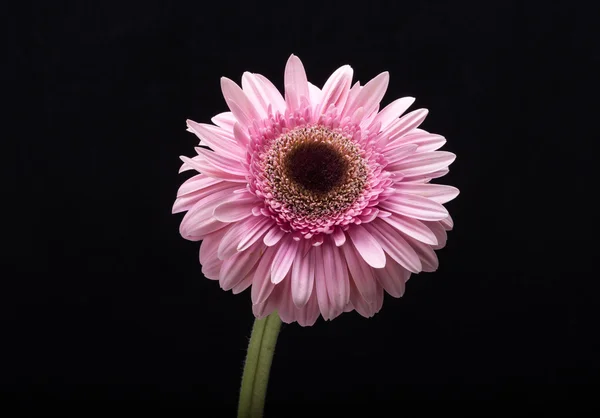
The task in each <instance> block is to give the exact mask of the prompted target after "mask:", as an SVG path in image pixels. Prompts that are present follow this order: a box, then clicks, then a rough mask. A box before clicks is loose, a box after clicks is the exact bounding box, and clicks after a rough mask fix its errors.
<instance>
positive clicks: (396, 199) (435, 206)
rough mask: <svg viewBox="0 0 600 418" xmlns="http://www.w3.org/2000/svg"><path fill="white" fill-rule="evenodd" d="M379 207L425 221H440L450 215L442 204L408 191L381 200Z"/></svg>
mask: <svg viewBox="0 0 600 418" xmlns="http://www.w3.org/2000/svg"><path fill="white" fill-rule="evenodd" d="M379 207H381V208H382V209H384V210H389V211H390V212H395V213H398V214H400V215H404V216H408V217H411V218H415V219H421V220H423V221H440V220H442V219H444V218H445V217H447V216H448V211H447V210H446V208H445V207H443V206H442V205H441V204H439V203H437V202H434V201H433V200H431V199H428V198H426V197H422V196H417V195H412V194H406V193H396V194H394V195H392V196H390V197H389V198H388V199H387V200H384V201H383V202H379Z"/></svg>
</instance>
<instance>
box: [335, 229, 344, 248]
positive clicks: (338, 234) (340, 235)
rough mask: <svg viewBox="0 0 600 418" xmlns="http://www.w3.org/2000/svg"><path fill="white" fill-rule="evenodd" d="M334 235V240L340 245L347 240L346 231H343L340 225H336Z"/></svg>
mask: <svg viewBox="0 0 600 418" xmlns="http://www.w3.org/2000/svg"><path fill="white" fill-rule="evenodd" d="M332 236H333V241H334V242H335V245H336V246H338V247H341V246H342V245H344V243H345V242H346V234H345V233H344V231H342V228H340V227H336V228H335V229H334V230H333V234H332Z"/></svg>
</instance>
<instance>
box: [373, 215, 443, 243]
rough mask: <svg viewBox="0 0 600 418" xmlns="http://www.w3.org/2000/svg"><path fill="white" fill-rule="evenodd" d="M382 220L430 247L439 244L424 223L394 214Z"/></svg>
mask: <svg viewBox="0 0 600 418" xmlns="http://www.w3.org/2000/svg"><path fill="white" fill-rule="evenodd" d="M382 219H383V220H384V221H385V222H387V223H388V224H390V225H391V226H393V227H394V228H396V229H397V230H398V231H400V232H403V233H405V234H406V235H408V236H410V237H413V238H415V239H417V240H419V241H421V242H424V243H426V244H430V245H436V244H437V243H438V242H437V238H436V235H435V234H434V233H433V231H432V230H431V229H429V227H428V226H427V224H425V223H424V222H421V221H419V220H417V219H414V218H410V217H408V216H402V215H397V214H395V213H392V215H391V216H388V217H385V218H382Z"/></svg>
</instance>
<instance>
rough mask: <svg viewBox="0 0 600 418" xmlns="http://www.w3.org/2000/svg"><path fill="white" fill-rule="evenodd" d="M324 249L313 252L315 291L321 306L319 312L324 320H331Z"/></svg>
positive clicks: (317, 248) (314, 249)
mask: <svg viewBox="0 0 600 418" xmlns="http://www.w3.org/2000/svg"><path fill="white" fill-rule="evenodd" d="M322 251H323V250H322V248H321V247H320V246H319V247H313V248H312V250H311V252H313V253H314V254H315V290H316V291H317V303H318V304H319V310H320V311H321V315H323V319H325V320H329V319H331V318H330V311H331V302H330V300H329V296H328V295H327V285H326V283H325V281H326V280H327V276H326V272H325V270H324V265H323V252H322Z"/></svg>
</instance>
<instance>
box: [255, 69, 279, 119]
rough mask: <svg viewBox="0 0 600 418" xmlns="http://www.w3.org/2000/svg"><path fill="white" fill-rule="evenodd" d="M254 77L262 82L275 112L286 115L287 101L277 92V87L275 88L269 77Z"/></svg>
mask: <svg viewBox="0 0 600 418" xmlns="http://www.w3.org/2000/svg"><path fill="white" fill-rule="evenodd" d="M254 75H255V76H256V78H258V79H259V80H260V81H261V82H262V84H263V87H264V89H265V93H266V94H267V98H268V100H267V102H268V103H269V104H270V105H271V107H272V108H273V111H274V112H279V113H284V112H285V108H286V105H285V100H284V99H283V96H282V95H281V93H280V92H279V90H277V87H275V86H274V85H273V83H271V81H270V80H269V79H268V78H267V77H265V76H263V75H261V74H254Z"/></svg>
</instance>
